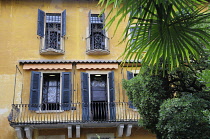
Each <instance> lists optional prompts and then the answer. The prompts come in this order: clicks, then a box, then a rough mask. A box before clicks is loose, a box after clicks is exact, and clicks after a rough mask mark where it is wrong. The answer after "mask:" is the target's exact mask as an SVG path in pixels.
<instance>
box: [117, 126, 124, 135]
mask: <svg viewBox="0 0 210 139" xmlns="http://www.w3.org/2000/svg"><path fill="white" fill-rule="evenodd" d="M123 129H124V124H120V125H119V126H118V137H122V136H123Z"/></svg>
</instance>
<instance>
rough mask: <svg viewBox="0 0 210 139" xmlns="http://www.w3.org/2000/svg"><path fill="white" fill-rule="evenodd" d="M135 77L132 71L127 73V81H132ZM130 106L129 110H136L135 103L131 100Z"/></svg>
mask: <svg viewBox="0 0 210 139" xmlns="http://www.w3.org/2000/svg"><path fill="white" fill-rule="evenodd" d="M133 77H134V76H133V72H130V71H127V79H128V80H130V79H132V78H133ZM128 105H129V108H132V109H136V107H134V106H133V103H132V101H130V100H129V102H128Z"/></svg>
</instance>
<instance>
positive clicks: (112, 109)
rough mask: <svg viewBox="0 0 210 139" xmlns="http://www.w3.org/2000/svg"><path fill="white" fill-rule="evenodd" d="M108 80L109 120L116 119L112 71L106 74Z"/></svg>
mask: <svg viewBox="0 0 210 139" xmlns="http://www.w3.org/2000/svg"><path fill="white" fill-rule="evenodd" d="M108 79H109V96H110V98H109V100H110V105H109V106H110V120H115V119H116V110H115V102H114V100H115V85H114V71H111V72H109V73H108Z"/></svg>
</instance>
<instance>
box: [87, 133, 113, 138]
mask: <svg viewBox="0 0 210 139" xmlns="http://www.w3.org/2000/svg"><path fill="white" fill-rule="evenodd" d="M114 138H115V137H114V133H95V134H88V135H87V139H114Z"/></svg>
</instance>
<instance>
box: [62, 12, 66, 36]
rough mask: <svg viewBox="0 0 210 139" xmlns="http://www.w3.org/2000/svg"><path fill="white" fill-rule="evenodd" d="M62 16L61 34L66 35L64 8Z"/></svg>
mask: <svg viewBox="0 0 210 139" xmlns="http://www.w3.org/2000/svg"><path fill="white" fill-rule="evenodd" d="M61 16H62V23H61V25H62V32H61V36H62V37H63V36H65V35H66V10H64V11H63V12H62V14H61Z"/></svg>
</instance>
